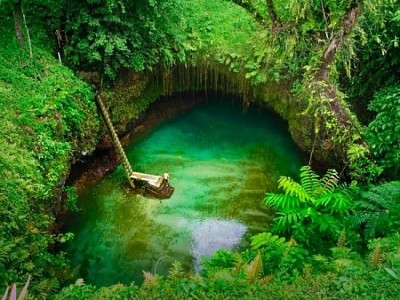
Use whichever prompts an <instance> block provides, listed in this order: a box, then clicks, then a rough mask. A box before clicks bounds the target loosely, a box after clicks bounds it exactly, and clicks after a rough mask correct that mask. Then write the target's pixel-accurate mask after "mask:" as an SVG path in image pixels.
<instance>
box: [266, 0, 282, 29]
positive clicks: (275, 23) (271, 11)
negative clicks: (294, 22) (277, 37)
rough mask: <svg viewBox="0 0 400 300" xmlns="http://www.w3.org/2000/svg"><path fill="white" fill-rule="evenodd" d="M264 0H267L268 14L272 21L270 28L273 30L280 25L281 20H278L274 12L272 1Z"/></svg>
mask: <svg viewBox="0 0 400 300" xmlns="http://www.w3.org/2000/svg"><path fill="white" fill-rule="evenodd" d="M266 1H267V10H268V15H269V17H270V18H271V21H272V30H273V31H274V30H276V29H277V28H279V27H281V22H280V20H279V17H278V15H277V14H276V11H275V6H274V2H273V1H272V0H266Z"/></svg>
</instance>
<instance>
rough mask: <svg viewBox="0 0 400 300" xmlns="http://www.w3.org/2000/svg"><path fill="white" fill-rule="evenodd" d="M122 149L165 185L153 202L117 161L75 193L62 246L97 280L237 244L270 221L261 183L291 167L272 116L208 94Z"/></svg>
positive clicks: (162, 269)
mask: <svg viewBox="0 0 400 300" xmlns="http://www.w3.org/2000/svg"><path fill="white" fill-rule="evenodd" d="M127 155H128V158H129V160H130V162H131V164H132V166H133V168H134V170H136V171H139V172H146V173H150V174H162V173H163V172H165V171H168V172H169V173H170V175H171V179H170V180H171V184H172V185H173V186H174V187H175V193H174V194H173V196H172V197H171V198H170V199H169V200H166V201H163V202H160V201H157V200H154V199H147V198H144V197H143V196H141V195H137V194H134V193H133V192H132V191H131V190H130V187H129V186H128V185H127V183H126V182H125V176H124V173H123V170H122V168H121V166H119V167H117V168H116V170H115V171H114V172H113V173H112V174H110V175H109V176H106V177H105V178H104V179H103V180H102V181H101V182H99V183H97V184H94V185H91V186H89V187H87V188H86V189H85V190H84V191H83V192H82V193H81V194H80V195H79V206H80V208H81V211H80V212H79V213H77V214H75V215H74V216H72V218H71V219H70V221H69V224H68V230H69V231H72V232H74V233H75V239H74V240H73V241H72V242H71V243H70V245H68V249H67V250H68V252H69V255H70V257H71V259H72V262H73V264H75V265H78V264H80V265H81V266H82V268H81V273H82V274H81V275H82V277H84V278H85V280H86V281H87V282H90V283H94V284H96V285H98V286H101V285H110V284H113V283H118V282H122V283H130V282H132V281H135V282H136V283H141V282H142V280H143V279H142V278H143V272H142V270H145V271H151V272H154V271H157V273H159V274H167V272H168V269H169V268H170V266H171V264H172V263H173V262H174V261H175V260H179V261H180V262H181V263H182V264H183V266H184V268H185V269H186V270H193V271H199V270H200V268H201V267H200V260H201V257H202V256H203V255H206V256H209V255H211V254H212V253H214V252H215V251H216V250H218V249H220V248H225V249H240V248H241V247H242V248H243V247H245V246H246V245H247V241H248V239H249V236H250V235H252V234H255V233H258V232H261V231H265V230H268V224H269V223H270V222H271V214H270V211H269V210H268V209H267V208H266V207H265V206H264V204H263V198H264V195H265V192H267V191H274V190H275V189H276V182H277V180H278V178H279V176H281V175H288V176H294V175H295V174H296V173H297V170H298V169H299V167H300V166H301V160H300V153H299V152H298V150H297V148H296V146H295V145H294V143H293V142H292V140H291V138H290V135H289V134H288V132H287V128H286V127H285V124H284V122H283V121H282V120H280V119H279V118H278V117H276V116H275V115H273V114H270V113H267V112H265V111H261V110H259V109H257V108H255V107H250V109H248V111H247V112H246V113H243V112H242V106H241V104H240V103H236V102H226V101H218V100H213V101H208V102H206V103H203V104H201V105H199V106H197V107H196V108H194V109H193V110H192V111H190V112H188V113H186V114H184V115H181V116H178V117H176V118H174V119H172V120H170V121H168V122H166V123H165V124H164V125H163V126H162V127H160V128H158V129H157V130H155V131H153V132H152V133H150V134H149V135H148V136H147V137H146V138H144V139H141V140H140V142H137V143H135V144H132V145H130V146H129V147H128V149H127Z"/></svg>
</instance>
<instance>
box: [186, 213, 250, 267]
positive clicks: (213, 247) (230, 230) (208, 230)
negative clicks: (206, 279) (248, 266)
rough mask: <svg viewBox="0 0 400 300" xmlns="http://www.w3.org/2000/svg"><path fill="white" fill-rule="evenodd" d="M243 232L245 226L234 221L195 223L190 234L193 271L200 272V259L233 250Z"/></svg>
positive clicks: (215, 220)
mask: <svg viewBox="0 0 400 300" xmlns="http://www.w3.org/2000/svg"><path fill="white" fill-rule="evenodd" d="M245 232H246V226H244V225H243V224H241V223H240V222H238V221H236V220H217V219H208V220H205V221H199V222H195V223H194V224H193V229H192V232H191V238H192V246H191V249H192V255H193V258H194V269H195V271H196V272H199V271H200V270H201V266H200V262H201V259H202V257H210V256H211V255H212V254H214V253H215V252H217V251H218V250H219V249H227V250H231V249H233V248H234V247H235V246H237V245H238V244H239V242H240V240H241V239H242V237H243V235H244V233H245Z"/></svg>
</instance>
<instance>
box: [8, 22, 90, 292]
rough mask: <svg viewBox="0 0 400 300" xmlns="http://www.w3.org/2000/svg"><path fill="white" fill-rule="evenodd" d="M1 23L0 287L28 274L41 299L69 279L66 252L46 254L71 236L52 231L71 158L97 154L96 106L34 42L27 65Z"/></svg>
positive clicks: (69, 74)
mask: <svg viewBox="0 0 400 300" xmlns="http://www.w3.org/2000/svg"><path fill="white" fill-rule="evenodd" d="M0 23H1V26H0V36H1V37H2V41H3V43H2V45H0V118H1V120H2V122H1V124H0V127H1V128H0V131H1V132H2V135H1V136H0V145H1V148H2V151H1V152H0V174H1V177H2V180H0V203H1V206H2V208H1V210H0V245H1V247H0V248H1V250H0V282H3V283H11V282H17V283H20V282H22V281H24V280H25V279H26V277H27V275H28V274H30V275H32V282H31V285H30V286H31V288H30V291H31V292H32V294H34V295H41V297H46V295H48V294H49V293H52V292H54V291H55V289H57V288H58V287H59V283H60V281H65V280H69V278H70V275H71V272H70V271H71V270H70V267H69V265H68V262H67V260H66V259H65V256H64V254H63V253H57V254H54V253H50V251H48V250H49V249H52V248H53V246H54V244H55V243H56V242H57V241H58V239H64V238H66V237H68V236H65V237H64V236H58V235H53V234H52V232H50V231H51V228H52V226H53V223H54V220H55V218H56V216H57V214H58V213H59V211H60V209H64V208H65V207H64V206H63V200H62V199H61V198H59V197H56V196H57V195H61V193H62V185H63V182H64V181H65V177H66V175H67V173H68V169H69V166H70V164H71V161H72V159H73V157H74V156H75V157H79V156H80V153H81V151H83V150H87V151H91V150H92V149H93V148H94V145H95V142H96V141H95V140H96V139H95V138H94V137H95V136H96V132H97V130H98V119H97V113H96V107H95V105H94V102H93V94H92V92H91V90H90V88H89V87H88V86H87V85H86V84H84V83H83V82H81V81H80V80H78V79H77V78H76V77H74V76H73V74H72V72H71V71H70V70H68V69H66V68H65V67H63V66H62V65H60V64H59V63H58V62H57V61H56V60H55V59H53V58H52V57H51V56H49V54H48V53H47V52H46V51H43V49H42V48H40V47H38V45H37V42H38V41H36V40H35V41H33V54H34V55H33V58H32V59H31V58H30V57H29V56H28V54H27V53H26V51H24V49H22V50H20V49H19V47H18V45H17V43H16V41H15V40H14V33H13V28H14V27H13V22H12V19H11V18H4V19H2V21H1V22H0ZM33 32H34V31H33ZM34 36H35V35H33V37H34Z"/></svg>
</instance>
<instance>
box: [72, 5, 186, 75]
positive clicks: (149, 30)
mask: <svg viewBox="0 0 400 300" xmlns="http://www.w3.org/2000/svg"><path fill="white" fill-rule="evenodd" d="M179 10H180V5H179V1H178V0H146V1H118V2H115V1H111V0H98V1H73V2H70V1H69V2H68V5H67V18H68V21H69V22H68V23H67V28H66V32H67V34H68V35H69V36H70V43H69V44H68V45H67V47H66V57H67V59H68V61H70V62H71V64H72V65H73V66H74V67H79V68H83V69H85V70H93V71H99V72H100V73H101V74H102V75H105V76H106V77H107V78H111V79H114V78H115V76H116V74H117V73H118V71H119V70H120V69H122V68H130V69H133V70H136V71H144V70H151V69H152V68H153V67H154V65H155V64H156V63H159V62H162V63H164V65H166V66H171V65H172V64H173V63H174V62H175V61H177V60H181V61H182V60H183V59H184V53H183V52H182V46H181V44H180V39H178V36H177V35H178V30H177V29H178V28H179V26H180V19H179V17H178V16H179ZM164 12H168V14H165V13H164Z"/></svg>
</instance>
